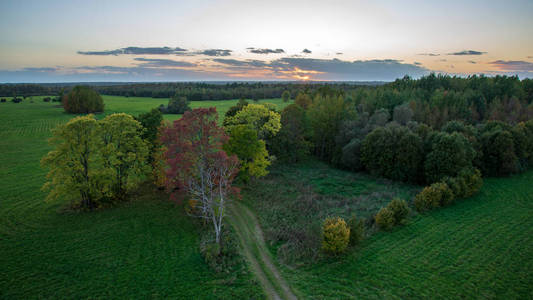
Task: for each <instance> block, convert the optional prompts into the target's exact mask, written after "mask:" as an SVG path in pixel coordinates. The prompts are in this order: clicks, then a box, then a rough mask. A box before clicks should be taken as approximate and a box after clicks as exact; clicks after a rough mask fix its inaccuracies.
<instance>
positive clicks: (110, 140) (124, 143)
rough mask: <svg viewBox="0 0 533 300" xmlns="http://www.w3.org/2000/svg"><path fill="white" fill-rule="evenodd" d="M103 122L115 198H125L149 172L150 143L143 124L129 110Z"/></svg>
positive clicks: (104, 149) (104, 146)
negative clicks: (145, 135)
mask: <svg viewBox="0 0 533 300" xmlns="http://www.w3.org/2000/svg"><path fill="white" fill-rule="evenodd" d="M99 123H100V124H99V125H100V136H101V138H102V149H101V156H102V158H103V162H104V167H105V170H106V178H107V179H108V180H109V182H108V183H109V184H110V190H111V191H112V195H113V198H115V199H124V198H125V196H126V193H128V192H129V191H130V190H131V189H132V188H134V187H135V186H137V184H138V183H139V182H140V181H141V180H142V179H143V178H144V176H145V175H146V174H147V173H148V172H149V167H148V164H147V159H148V154H149V148H148V143H147V142H145V141H144V140H143V139H142V138H141V134H142V133H143V127H142V125H141V123H139V122H138V121H136V120H135V119H134V118H133V117H132V116H130V115H128V114H125V113H118V114H112V115H109V116H107V117H105V118H104V119H103V120H102V121H100V122H99Z"/></svg>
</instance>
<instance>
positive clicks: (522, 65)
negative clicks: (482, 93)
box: [489, 60, 533, 72]
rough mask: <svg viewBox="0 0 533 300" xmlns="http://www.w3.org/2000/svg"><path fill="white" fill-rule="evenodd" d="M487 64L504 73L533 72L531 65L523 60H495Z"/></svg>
mask: <svg viewBox="0 0 533 300" xmlns="http://www.w3.org/2000/svg"><path fill="white" fill-rule="evenodd" d="M489 64H491V65H493V66H494V67H496V68H498V69H500V70H504V71H526V72H533V63H531V62H528V61H523V60H496V61H493V62H490V63H489Z"/></svg>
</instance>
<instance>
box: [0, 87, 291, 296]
mask: <svg viewBox="0 0 533 300" xmlns="http://www.w3.org/2000/svg"><path fill="white" fill-rule="evenodd" d="M42 98H43V97H32V99H31V100H30V99H27V100H24V101H23V102H22V103H18V104H15V103H11V102H7V103H0V104H1V106H0V120H2V122H1V123H0V153H1V155H0V178H1V180H0V195H1V196H0V266H1V269H2V272H0V298H37V297H39V298H89V297H91V298H131V297H133V296H136V297H154V298H158V297H172V298H187V297H188V298H198V297H199V298H210V297H215V295H216V297H220V298H235V297H236V298H249V297H253V298H261V297H262V295H263V294H262V291H261V288H260V286H259V285H258V284H257V282H256V280H255V279H254V278H253V276H252V275H251V274H250V273H249V272H248V270H247V268H246V266H245V265H244V264H243V263H241V265H240V270H241V271H239V272H235V273H233V274H229V275H228V274H219V275H217V274H213V272H212V271H211V270H210V269H209V267H208V266H207V265H206V264H205V262H204V260H203V258H202V257H201V255H200V253H199V247H198V243H199V230H198V229H197V227H198V226H197V224H195V222H194V220H192V219H191V218H190V217H187V216H186V215H185V213H184V211H183V209H182V206H180V205H177V204H175V203H173V202H170V201H169V200H168V196H167V195H164V194H161V193H157V192H153V191H149V192H147V193H145V192H143V193H139V195H138V196H136V197H134V199H132V201H131V202H128V203H124V204H122V205H119V206H118V207H115V208H112V209H106V210H101V211H96V212H92V213H81V212H80V213H74V212H71V211H69V210H66V209H65V207H66V204H65V203H49V202H45V201H44V198H45V196H46V193H45V192H43V191H41V186H42V185H43V183H44V181H45V175H46V170H44V169H42V168H41V167H40V159H41V158H42V157H43V155H45V154H46V153H47V152H48V151H49V150H50V147H49V145H48V142H47V139H48V138H50V137H51V131H50V130H51V129H53V128H54V127H56V126H57V125H59V124H62V123H65V122H66V121H68V120H69V119H70V118H72V117H73V116H72V115H68V114H65V113H64V112H63V110H62V108H60V107H58V106H57V103H53V102H49V103H46V102H43V101H42ZM8 101H9V99H8ZM31 101H33V103H31ZM104 101H105V104H106V112H105V115H107V114H111V113H113V112H126V113H129V114H132V115H137V114H139V113H143V112H146V111H148V110H150V109H152V108H155V107H158V106H159V105H160V104H166V103H167V101H168V100H166V99H151V98H133V97H132V98H126V97H114V96H104ZM236 102H237V100H229V101H206V102H193V103H191V107H193V108H194V107H200V106H202V107H209V106H212V105H216V106H217V108H218V109H219V113H220V114H221V115H223V114H224V112H225V111H226V110H227V109H228V108H229V107H230V106H232V105H233V104H234V103H236ZM268 102H274V103H278V104H281V103H282V102H281V100H269V101H268ZM97 117H98V118H101V117H102V114H100V115H97ZM178 117H179V116H176V115H165V119H167V120H173V119H177V118H178Z"/></svg>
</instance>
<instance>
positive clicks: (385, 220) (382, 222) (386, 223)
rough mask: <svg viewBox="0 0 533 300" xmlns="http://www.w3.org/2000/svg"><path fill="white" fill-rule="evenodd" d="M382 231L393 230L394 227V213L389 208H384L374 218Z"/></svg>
mask: <svg viewBox="0 0 533 300" xmlns="http://www.w3.org/2000/svg"><path fill="white" fill-rule="evenodd" d="M374 220H375V221H376V224H377V225H378V227H379V228H380V229H381V230H391V229H392V227H394V223H395V220H394V212H393V211H392V210H391V209H389V208H388V207H382V208H381V209H380V210H379V211H378V213H377V214H376V216H375V217H374Z"/></svg>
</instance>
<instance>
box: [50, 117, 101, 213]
mask: <svg viewBox="0 0 533 300" xmlns="http://www.w3.org/2000/svg"><path fill="white" fill-rule="evenodd" d="M52 132H53V137H52V138H51V139H50V144H51V145H52V146H53V147H54V150H52V151H50V152H48V154H47V155H46V156H45V157H43V159H42V160H41V164H42V166H43V167H48V168H49V169H50V171H49V172H48V175H47V176H46V178H47V179H48V181H47V182H46V183H45V185H44V186H43V189H44V190H50V193H49V194H48V197H47V199H48V200H53V199H58V198H67V199H68V200H71V201H75V200H78V199H80V198H81V203H80V205H81V207H82V208H86V209H93V208H95V207H96V206H97V200H98V199H99V198H100V197H101V190H100V189H99V187H100V186H99V177H100V174H99V170H98V168H97V166H98V156H97V155H95V153H96V152H97V151H98V149H99V148H100V139H99V138H98V136H97V132H98V124H97V122H96V119H95V118H94V116H93V115H88V116H82V117H77V118H74V119H72V120H70V121H69V122H67V124H64V125H59V126H58V127H57V128H55V129H54V130H53V131H52Z"/></svg>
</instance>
